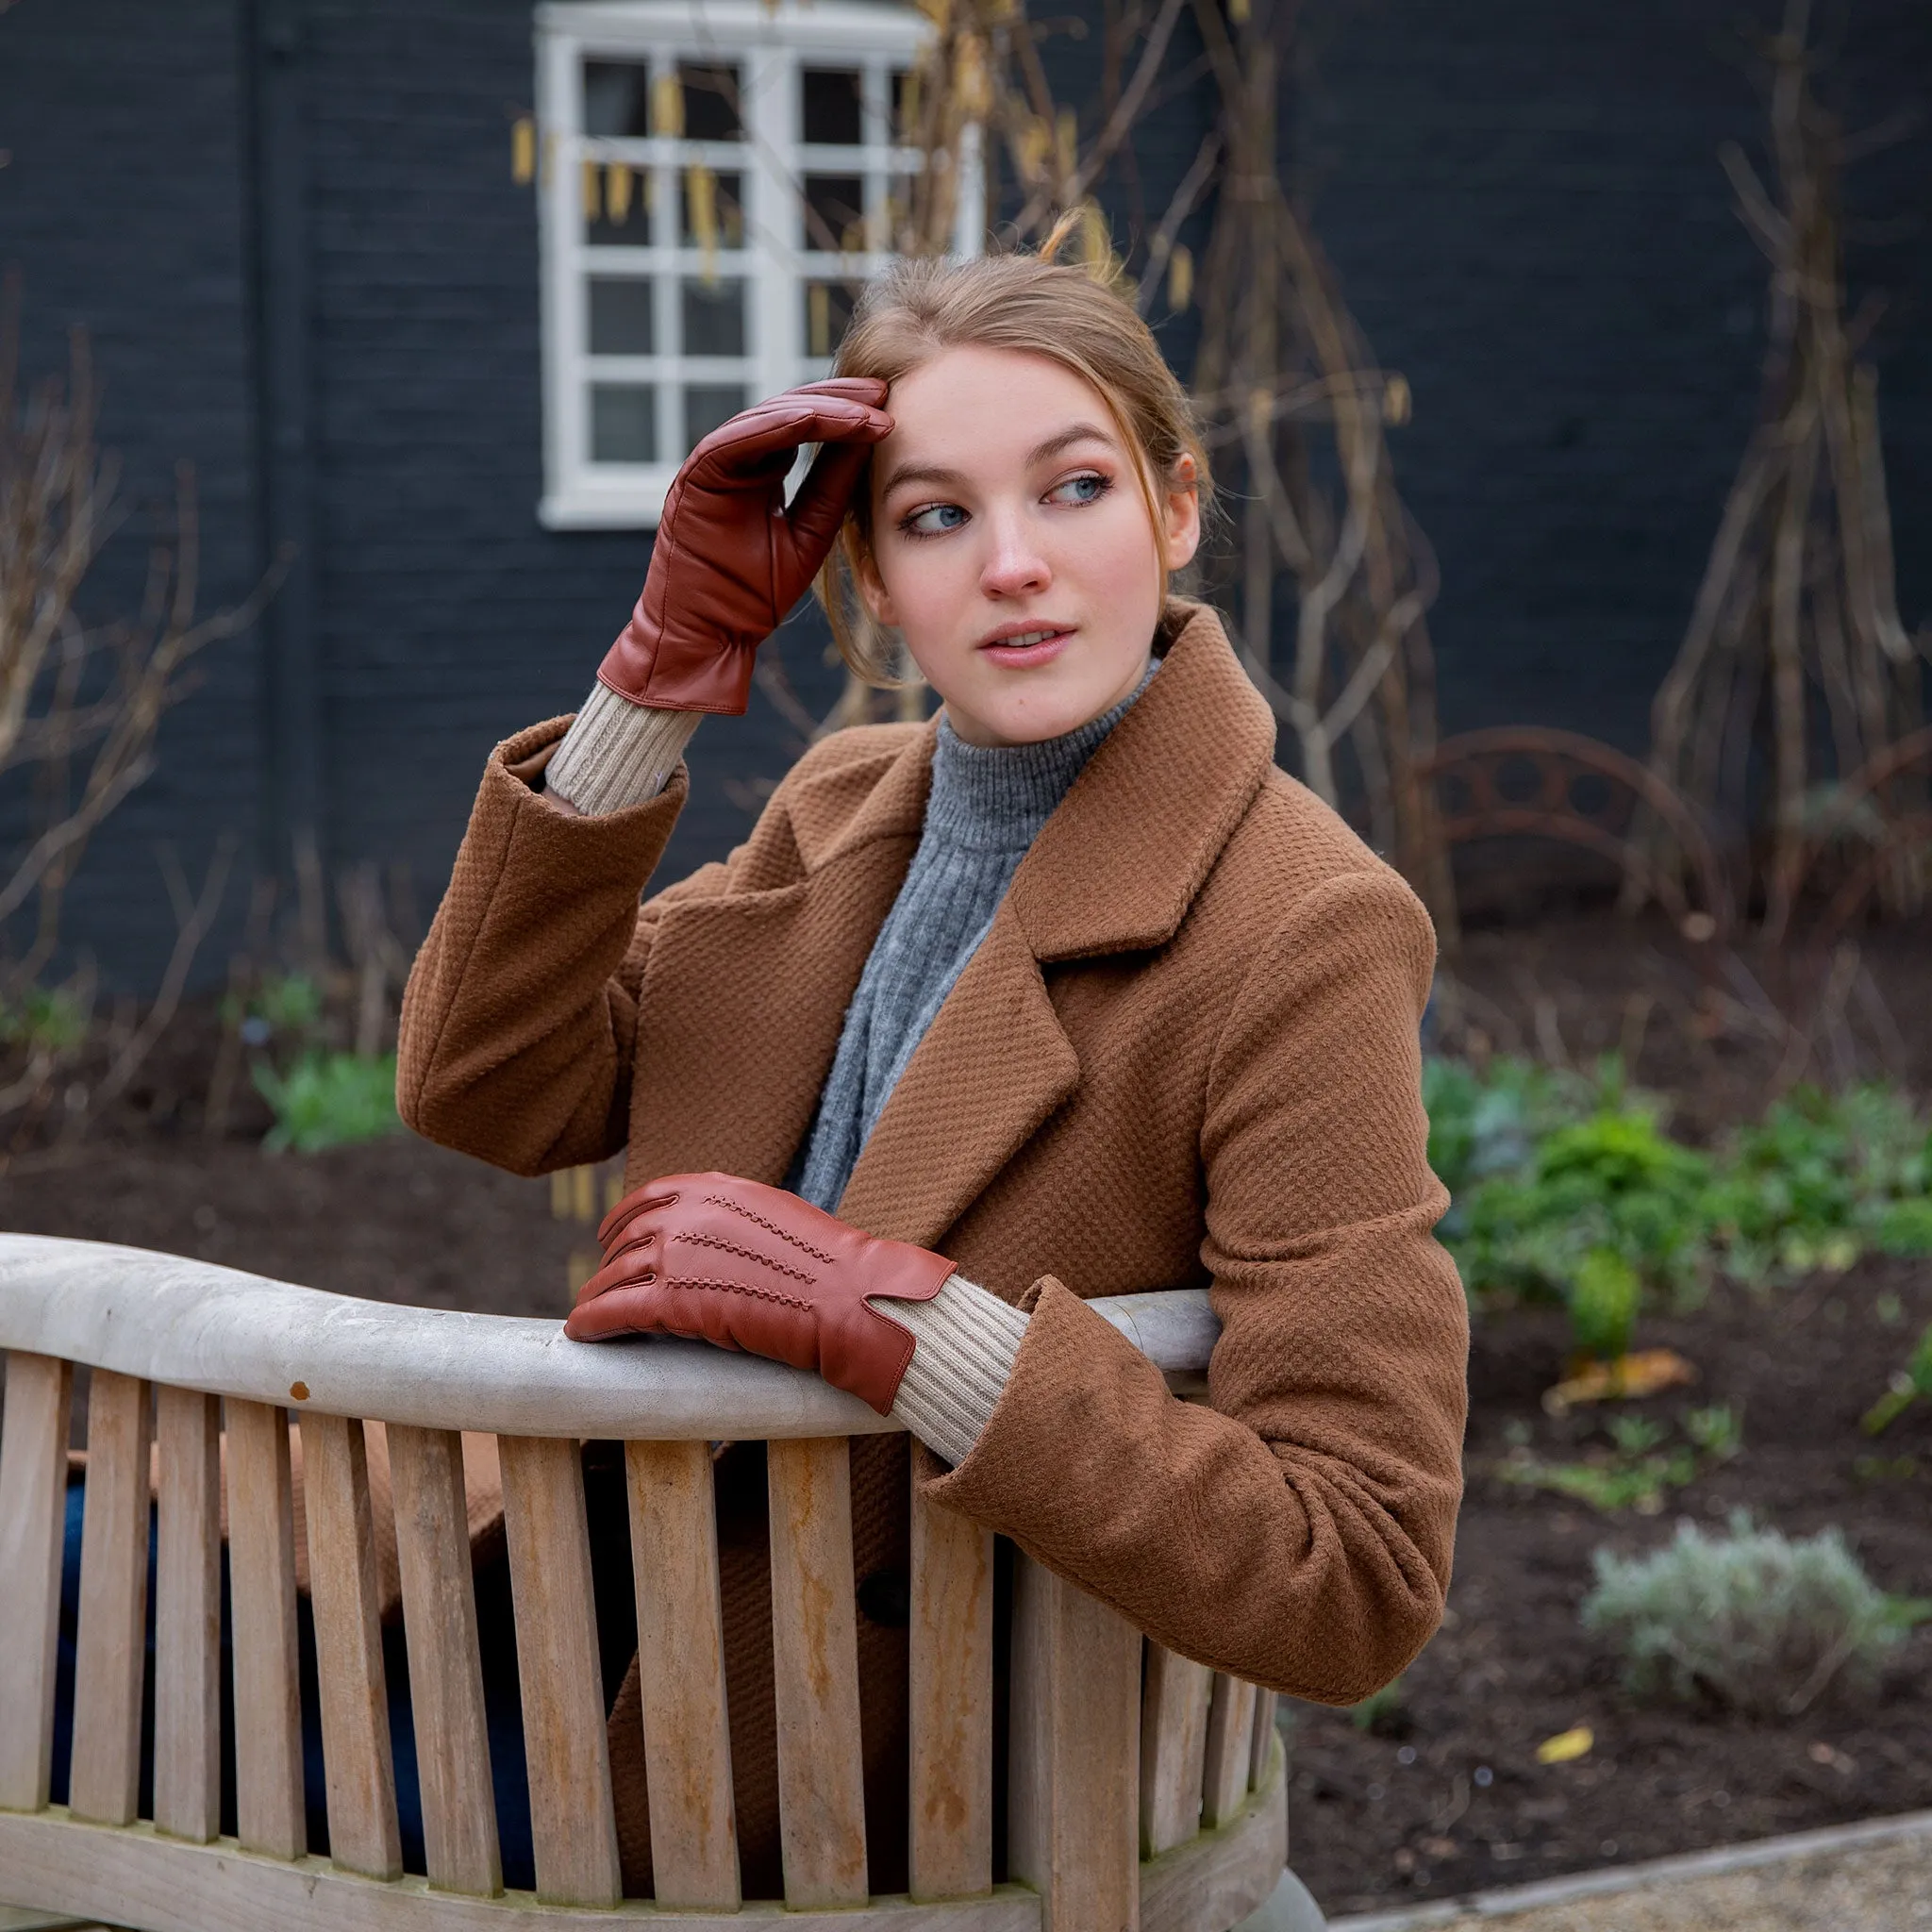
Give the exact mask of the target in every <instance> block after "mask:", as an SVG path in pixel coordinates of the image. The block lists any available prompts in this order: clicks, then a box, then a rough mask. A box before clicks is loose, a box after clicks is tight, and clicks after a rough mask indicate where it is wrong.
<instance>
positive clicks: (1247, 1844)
mask: <svg viewBox="0 0 1932 1932" xmlns="http://www.w3.org/2000/svg"><path fill="white" fill-rule="evenodd" d="M1283 1761H1284V1760H1283V1753H1282V1750H1281V1747H1280V1745H1279V1744H1278V1743H1277V1744H1274V1745H1273V1746H1272V1747H1271V1749H1270V1753H1269V1758H1268V1763H1267V1767H1266V1768H1265V1770H1264V1771H1263V1774H1262V1779H1261V1786H1260V1789H1259V1790H1257V1791H1256V1792H1254V1793H1253V1794H1252V1795H1251V1796H1249V1797H1248V1798H1246V1799H1245V1800H1244V1801H1243V1804H1242V1807H1241V1810H1240V1811H1238V1812H1237V1813H1236V1814H1235V1816H1234V1817H1233V1818H1232V1819H1231V1820H1230V1821H1229V1822H1228V1824H1225V1825H1224V1826H1223V1827H1222V1828H1221V1829H1220V1830H1219V1831H1213V1832H1204V1833H1202V1834H1201V1835H1200V1836H1199V1837H1198V1838H1193V1839H1190V1840H1188V1842H1187V1843H1186V1844H1182V1845H1176V1846H1175V1847H1174V1850H1173V1851H1171V1852H1167V1853H1165V1854H1163V1855H1162V1856H1161V1857H1158V1858H1156V1859H1154V1860H1152V1861H1151V1862H1150V1863H1148V1864H1145V1865H1143V1866H1141V1932H1226V1928H1227V1927H1228V1926H1230V1925H1239V1924H1241V1921H1242V1920H1243V1919H1245V1918H1246V1917H1247V1916H1248V1915H1249V1914H1250V1913H1251V1912H1254V1911H1256V1910H1257V1909H1259V1907H1260V1906H1261V1905H1262V1903H1263V1901H1264V1900H1266V1898H1267V1897H1268V1894H1269V1893H1270V1892H1271V1891H1273V1890H1274V1887H1275V1884H1276V1882H1277V1881H1278V1880H1279V1878H1280V1876H1281V1868H1282V1867H1283V1866H1284V1865H1285V1864H1286V1863H1287V1862H1288V1802H1287V1800H1288V1793H1287V1790H1286V1789H1285V1782H1286V1781H1285V1779H1284V1777H1283Z"/></svg>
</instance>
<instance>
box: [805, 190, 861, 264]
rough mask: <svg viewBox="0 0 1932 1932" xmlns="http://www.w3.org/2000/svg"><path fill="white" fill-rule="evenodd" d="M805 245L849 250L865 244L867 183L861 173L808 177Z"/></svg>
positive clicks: (822, 248)
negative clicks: (859, 174)
mask: <svg viewBox="0 0 1932 1932" xmlns="http://www.w3.org/2000/svg"><path fill="white" fill-rule="evenodd" d="M805 245H806V246H807V247H808V248H815V249H819V250H844V251H847V252H850V251H852V250H856V249H860V248H863V247H864V246H865V183H864V181H863V179H862V178H861V177H860V176H858V175H807V176H806V177H805Z"/></svg>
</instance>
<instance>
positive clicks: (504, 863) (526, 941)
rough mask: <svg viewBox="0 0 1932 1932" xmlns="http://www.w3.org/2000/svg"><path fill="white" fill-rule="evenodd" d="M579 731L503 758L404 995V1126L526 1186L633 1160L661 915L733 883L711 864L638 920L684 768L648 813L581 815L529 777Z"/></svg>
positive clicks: (549, 732) (528, 735) (400, 1105)
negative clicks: (636, 1087)
mask: <svg viewBox="0 0 1932 1932" xmlns="http://www.w3.org/2000/svg"><path fill="white" fill-rule="evenodd" d="M569 722H570V721H569V720H568V719H556V720H552V721H551V722H550V723H548V724H539V725H533V726H532V727H531V728H530V729H529V730H528V731H525V732H522V733H520V734H519V735H518V736H517V737H515V738H512V739H510V740H508V741H507V742H505V743H503V744H501V745H499V746H497V748H496V750H495V752H494V753H493V754H492V755H491V759H490V763H489V765H488V766H487V767H486V769H485V771H484V774H483V783H482V786H481V788H480V789H479V790H478V791H477V794H476V803H475V807H474V808H473V809H472V811H471V814H470V823H469V827H468V829H467V830H466V831H465V833H464V834H463V841H462V845H461V847H460V848H459V849H458V853H457V859H456V865H455V868H454V870H453V871H452V873H451V875H450V882H449V887H448V890H447V891H445V892H444V893H443V896H442V904H441V906H440V907H439V908H437V913H436V918H435V921H434V922H433V924H431V926H430V928H429V936H428V938H427V939H426V940H425V941H424V942H423V948H422V951H421V952H420V953H419V954H418V955H417V957H416V963H415V965H414V967H413V968H412V969H411V971H410V974H409V983H408V987H407V989H406V990H405V991H404V994H403V1010H402V1023H401V1027H400V1034H399V1040H398V1065H397V1073H396V1106H397V1109H398V1111H399V1112H400V1113H401V1115H402V1117H403V1119H404V1120H405V1121H406V1122H407V1123H408V1125H410V1126H411V1127H413V1128H414V1129H415V1130H416V1131H417V1132H418V1133H419V1134H422V1135H424V1136H425V1137H426V1138H427V1139H429V1140H431V1141H441V1143H442V1144H443V1145H444V1146H446V1147H455V1148H458V1149H459V1150H460V1151H461V1152H463V1153H465V1154H474V1155H475V1156H477V1157H478V1158H481V1159H484V1160H487V1161H490V1162H491V1163H492V1164H493V1165H495V1166H497V1167H505V1168H508V1169H509V1170H510V1171H511V1172H513V1173H516V1174H542V1173H546V1172H548V1171H549V1170H551V1169H553V1168H558V1167H571V1166H576V1165H580V1164H582V1163H585V1162H589V1161H594V1160H601V1159H604V1158H607V1157H608V1156H609V1155H612V1154H615V1153H616V1152H617V1151H618V1150H619V1149H620V1148H622V1147H623V1145H624V1144H625V1133H626V1126H627V1123H628V1119H629V1109H630V1084H631V1057H632V1049H633V1044H634V1041H635V1039H636V1033H637V1002H638V991H639V986H640V984H641V980H642V977H643V972H644V966H645V963H646V961H647V959H648V958H649V956H650V945H651V939H652V935H653V933H654V931H655V929H656V925H657V919H658V912H659V911H660V910H661V908H663V907H664V906H665V905H666V904H667V903H669V902H671V901H673V900H675V899H678V898H683V897H687V896H691V895H692V894H702V893H704V892H706V891H715V890H716V889H717V884H718V882H719V881H720V880H722V877H723V874H724V868H723V867H720V866H708V867H706V868H704V869H703V871H701V872H699V873H696V874H692V876H691V878H690V879H688V880H685V881H682V882H681V883H680V884H679V885H678V886H676V887H675V888H673V890H672V891H670V892H668V893H661V894H658V896H656V897H654V898H653V899H652V900H651V901H650V902H649V903H648V904H646V905H644V906H643V907H642V908H640V906H639V897H640V894H641V891H642V890H643V887H644V885H645V883H646V881H647V880H648V879H649V878H650V876H651V873H652V871H653V870H654V868H655V867H656V866H657V863H658V858H659V857H660V856H661V854H662V853H663V850H664V845H665V841H667V840H668V839H669V838H670V836H671V830H672V827H673V825H675V824H676V821H677V814H678V810H679V808H681V806H682V805H683V803H684V798H685V793H686V790H687V786H688V777H687V774H686V773H685V770H684V768H683V767H682V766H681V765H680V766H679V767H678V770H677V773H676V774H675V776H674V777H673V778H672V780H671V782H670V783H669V784H668V785H667V786H666V787H665V789H664V790H663V791H661V792H660V793H659V794H658V796H657V797H656V798H654V799H651V800H649V801H647V802H646V803H644V804H642V805H638V806H633V807H630V808H627V809H625V810H622V811H614V812H611V813H609V814H608V815H606V816H603V817H598V818H573V817H570V816H569V815H568V814H566V813H563V812H560V811H558V810H557V809H555V808H553V807H551V806H548V805H546V804H545V803H544V802H543V800H542V799H541V798H540V797H539V796H538V795H537V794H536V793H535V792H534V791H532V790H531V789H530V786H529V785H528V783H527V782H526V781H525V776H524V775H521V774H522V773H527V772H528V771H529V770H531V769H532V768H533V766H534V764H535V761H536V760H537V759H538V758H540V757H541V755H542V754H543V753H544V752H545V751H547V750H548V749H549V748H550V747H551V746H552V745H553V744H554V743H555V741H557V740H558V739H559V738H560V737H561V736H562V734H563V731H564V729H565V727H566V726H567V725H568V724H569ZM714 875H715V876H714Z"/></svg>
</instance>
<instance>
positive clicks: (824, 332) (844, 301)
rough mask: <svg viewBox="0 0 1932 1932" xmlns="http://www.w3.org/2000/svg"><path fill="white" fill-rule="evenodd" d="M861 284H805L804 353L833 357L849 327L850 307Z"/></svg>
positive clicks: (811, 355) (856, 299)
mask: <svg viewBox="0 0 1932 1932" xmlns="http://www.w3.org/2000/svg"><path fill="white" fill-rule="evenodd" d="M862 286H863V285H862V284H860V283H858V282H808V283H807V284H806V285H805V353H806V354H807V355H808V356H810V357H812V358H821V357H824V356H836V355H837V354H838V352H839V344H840V343H841V342H842V341H844V340H845V331H846V330H847V329H848V328H849V327H850V326H851V325H852V308H853V304H854V303H856V302H857V301H858V291H859V289H860V288H861V287H862Z"/></svg>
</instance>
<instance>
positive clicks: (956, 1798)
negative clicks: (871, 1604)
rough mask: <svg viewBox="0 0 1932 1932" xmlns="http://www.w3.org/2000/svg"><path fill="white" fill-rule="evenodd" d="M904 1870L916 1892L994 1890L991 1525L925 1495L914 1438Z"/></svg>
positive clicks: (923, 1461)
mask: <svg viewBox="0 0 1932 1932" xmlns="http://www.w3.org/2000/svg"><path fill="white" fill-rule="evenodd" d="M912 1454H913V1489H912V1630H911V1674H910V1705H911V1709H910V1729H911V1740H912V1763H911V1774H912V1788H911V1792H910V1818H911V1843H910V1847H909V1852H910V1857H909V1870H910V1874H911V1884H912V1896H913V1897H914V1898H968V1897H974V1896H977V1895H979V1894H981V1893H984V1892H989V1891H991V1890H992V1532H991V1530H990V1529H982V1528H981V1527H980V1526H979V1525H978V1524H975V1523H973V1522H971V1521H970V1520H969V1519H968V1518H966V1517H964V1516H961V1515H960V1514H959V1513H958V1511H957V1510H953V1509H941V1508H940V1507H938V1506H937V1505H935V1504H931V1503H928V1502H927V1501H926V1500H925V1498H924V1493H923V1491H922V1483H923V1481H924V1479H925V1478H928V1477H930V1476H933V1475H936V1474H940V1473H941V1471H942V1470H943V1468H944V1466H945V1465H944V1464H943V1463H941V1461H940V1460H939V1458H938V1457H935V1456H934V1455H933V1454H932V1452H931V1451H930V1450H928V1449H926V1448H925V1447H924V1445H923V1444H919V1443H915V1444H914V1445H913V1451H912Z"/></svg>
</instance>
